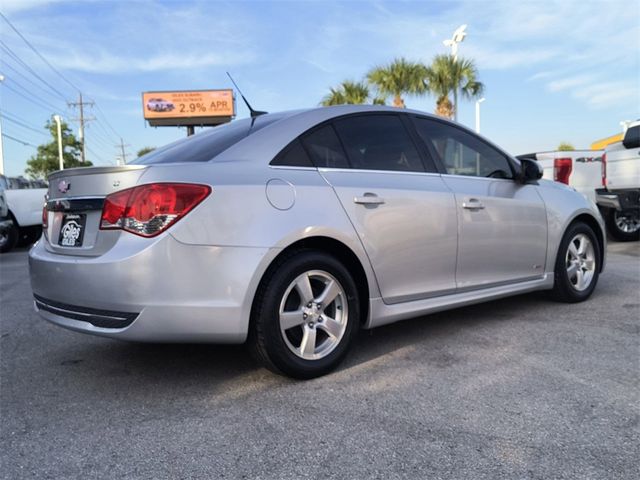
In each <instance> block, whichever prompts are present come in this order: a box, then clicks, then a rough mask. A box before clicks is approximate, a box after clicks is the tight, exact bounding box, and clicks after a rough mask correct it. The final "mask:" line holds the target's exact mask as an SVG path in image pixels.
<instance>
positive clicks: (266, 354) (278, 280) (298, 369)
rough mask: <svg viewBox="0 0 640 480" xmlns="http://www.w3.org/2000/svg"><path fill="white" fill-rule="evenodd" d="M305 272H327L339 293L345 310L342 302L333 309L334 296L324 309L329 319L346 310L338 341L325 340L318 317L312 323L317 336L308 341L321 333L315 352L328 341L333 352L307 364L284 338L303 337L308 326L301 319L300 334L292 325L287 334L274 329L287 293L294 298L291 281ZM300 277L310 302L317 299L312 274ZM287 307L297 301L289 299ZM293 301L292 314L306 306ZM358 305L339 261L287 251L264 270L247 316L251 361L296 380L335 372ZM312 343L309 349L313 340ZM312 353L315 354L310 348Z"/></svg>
mask: <svg viewBox="0 0 640 480" xmlns="http://www.w3.org/2000/svg"><path fill="white" fill-rule="evenodd" d="M307 272H309V273H313V272H320V273H321V274H324V273H327V274H329V275H330V276H331V277H333V279H334V280H336V281H337V284H338V287H339V288H340V291H341V294H340V296H339V298H340V302H345V303H346V309H345V308H344V307H343V306H342V303H340V305H341V306H337V305H338V303H337V302H338V297H335V298H336V300H335V301H334V303H331V302H329V303H328V304H327V305H326V308H327V311H329V310H328V309H330V308H333V309H334V310H333V312H334V314H333V316H334V317H335V318H337V317H338V316H339V315H343V313H338V311H337V310H336V309H339V310H340V311H342V310H345V311H346V316H343V317H342V319H343V323H344V324H346V327H340V328H342V329H343V330H342V332H343V333H342V334H341V336H340V338H338V337H337V336H336V337H331V336H329V335H328V334H327V333H326V332H325V330H324V326H323V325H321V322H322V319H320V320H317V322H318V323H316V324H314V326H313V328H314V329H315V328H316V326H317V330H316V332H320V333H314V334H313V335H314V339H315V338H316V337H315V335H316V334H317V335H318V336H319V337H318V338H320V336H322V335H324V336H326V338H324V340H323V342H321V343H320V346H319V347H318V348H320V347H322V346H323V345H327V342H328V341H331V342H332V345H333V347H332V348H333V349H332V350H330V351H328V353H326V355H325V356H323V357H321V358H318V359H312V360H309V359H304V358H302V357H301V356H300V355H301V353H298V354H296V353H294V351H293V350H292V348H293V345H292V343H295V342H292V341H290V340H291V339H290V338H289V337H288V336H287V335H290V334H292V333H293V334H295V333H296V332H300V333H299V335H300V337H301V338H302V337H304V335H305V334H304V333H303V332H304V331H305V330H306V329H307V326H308V325H311V324H312V323H313V322H309V323H308V324H307V320H303V321H302V323H303V324H302V325H300V330H297V329H298V326H295V327H291V330H287V333H285V332H284V331H281V329H280V308H281V306H282V305H285V304H286V302H288V301H290V299H291V298H290V297H291V296H292V295H297V293H295V294H294V293H293V292H294V290H295V288H294V289H293V290H292V287H293V284H294V282H295V280H296V279H298V278H300V277H301V276H303V274H305V273H307ZM306 278H309V279H310V280H309V284H310V285H312V289H314V290H313V292H312V293H313V298H314V299H315V298H317V296H318V295H316V292H320V291H321V290H322V289H323V288H324V287H323V286H322V283H321V282H319V281H318V280H317V279H314V277H313V276H307V277H306ZM313 282H315V283H313ZM296 292H297V290H296ZM314 302H315V300H314ZM293 303H294V304H295V303H297V302H296V301H295V298H294V302H293ZM299 303H300V306H299V307H295V306H294V309H295V310H296V311H298V310H299V309H300V308H303V309H304V308H305V307H308V305H303V303H304V302H303V301H302V296H300V300H299ZM359 305H360V303H359V298H358V289H357V287H356V284H355V282H354V280H353V277H352V276H351V274H350V273H349V271H348V270H347V269H346V268H345V266H344V265H343V264H342V263H340V261H338V260H337V259H336V258H334V257H333V256H331V255H328V254H326V253H323V252H319V251H314V250H307V249H302V250H297V251H292V252H290V253H288V254H285V255H284V256H283V257H282V258H279V259H278V260H277V261H276V263H275V264H274V265H273V266H272V267H270V269H269V271H268V272H267V274H266V275H265V278H264V279H263V281H262V282H261V285H260V287H259V288H258V292H257V293H256V297H255V300H254V302H253V311H252V315H251V329H250V332H249V343H250V346H251V347H252V350H253V353H254V355H255V356H256V357H257V359H258V360H259V361H260V362H261V363H262V364H263V365H264V366H265V367H267V368H268V369H270V370H271V371H273V372H275V373H281V374H285V375H287V376H290V377H293V378H298V379H310V378H315V377H319V376H322V375H325V374H327V373H329V372H330V371H332V370H333V369H334V368H336V367H337V366H338V364H340V362H341V361H342V360H343V359H344V357H345V356H346V355H347V352H348V349H349V346H350V345H351V343H352V342H353V339H354V338H355V336H356V334H357V332H358V329H359V327H360V307H359ZM314 307H315V304H314ZM323 312H325V310H323ZM329 316H331V315H329ZM305 318H307V317H305ZM327 326H328V325H327ZM285 338H286V340H285ZM334 338H335V340H334ZM301 342H302V340H301ZM313 345H315V340H314V343H313ZM314 348H315V347H314ZM300 350H302V343H301V344H300ZM312 351H314V352H315V350H312Z"/></svg>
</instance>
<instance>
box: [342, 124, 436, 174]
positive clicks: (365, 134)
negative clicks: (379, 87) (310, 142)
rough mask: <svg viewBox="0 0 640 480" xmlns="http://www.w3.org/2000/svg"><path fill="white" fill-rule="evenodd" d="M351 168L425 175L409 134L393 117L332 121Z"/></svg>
mask: <svg viewBox="0 0 640 480" xmlns="http://www.w3.org/2000/svg"><path fill="white" fill-rule="evenodd" d="M335 126H336V130H337V132H338V135H340V138H341V139H342V142H343V143H344V148H345V149H346V151H347V156H348V157H349V160H350V162H351V166H352V168H358V169H365V170H394V171H409V172H424V165H423V164H422V161H421V160H420V155H419V154H418V151H417V150H416V147H415V145H414V144H413V141H412V140H411V137H410V136H409V133H408V132H407V130H406V129H405V128H404V125H403V124H402V121H401V120H400V118H399V117H397V116H395V115H366V116H358V117H348V118H345V119H342V120H337V121H336V122H335Z"/></svg>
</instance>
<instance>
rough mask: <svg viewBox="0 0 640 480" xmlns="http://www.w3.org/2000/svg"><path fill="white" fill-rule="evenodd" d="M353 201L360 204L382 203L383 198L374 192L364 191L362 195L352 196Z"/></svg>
mask: <svg viewBox="0 0 640 480" xmlns="http://www.w3.org/2000/svg"><path fill="white" fill-rule="evenodd" d="M353 203H358V204H360V205H382V204H383V203H384V198H380V197H379V196H378V195H376V194H375V193H369V192H367V193H365V194H364V195H363V196H362V197H354V198H353Z"/></svg>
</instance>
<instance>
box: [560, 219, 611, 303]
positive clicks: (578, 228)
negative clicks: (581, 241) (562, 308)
mask: <svg viewBox="0 0 640 480" xmlns="http://www.w3.org/2000/svg"><path fill="white" fill-rule="evenodd" d="M580 235H584V236H586V237H587V238H588V239H589V241H590V242H591V245H592V246H593V257H594V258H593V261H594V262H595V264H594V269H593V272H592V277H591V280H590V283H589V284H588V286H587V287H586V288H584V289H579V288H578V286H577V285H576V284H577V283H578V282H577V280H576V282H575V283H576V284H574V281H573V279H575V278H576V277H570V275H569V273H568V268H569V266H570V264H571V263H570V261H569V258H570V255H571V254H570V253H569V248H570V243H571V242H572V241H573V240H574V239H576V237H578V236H580ZM601 266H602V252H601V251H600V245H599V243H598V239H597V238H596V235H595V233H594V232H593V230H592V229H591V227H590V226H589V225H587V224H585V223H582V222H577V223H574V224H572V225H570V226H569V228H568V229H567V231H566V232H565V234H564V236H563V237H562V242H560V248H559V249H558V255H557V257H556V264H555V269H554V286H553V290H552V291H551V295H552V297H553V298H554V299H555V300H557V301H559V302H565V303H576V302H583V301H585V300H586V299H588V298H589V297H590V296H591V294H592V293H593V290H594V289H595V288H596V285H597V283H598V277H599V276H600V269H601Z"/></svg>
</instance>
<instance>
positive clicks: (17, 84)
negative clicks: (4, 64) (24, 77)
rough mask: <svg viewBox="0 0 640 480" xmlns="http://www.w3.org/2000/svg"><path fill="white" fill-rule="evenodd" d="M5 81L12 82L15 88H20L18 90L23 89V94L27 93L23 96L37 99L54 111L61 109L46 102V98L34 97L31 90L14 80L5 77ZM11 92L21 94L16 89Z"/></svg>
mask: <svg viewBox="0 0 640 480" xmlns="http://www.w3.org/2000/svg"><path fill="white" fill-rule="evenodd" d="M5 81H9V82H11V83H12V84H14V86H16V87H18V88H20V89H22V91H23V92H25V93H23V96H25V95H26V96H29V98H32V97H33V98H36V99H37V100H38V101H40V102H41V103H42V104H43V105H46V106H48V107H49V108H51V109H53V111H58V110H60V109H59V108H58V107H57V106H55V105H54V104H53V103H51V102H48V101H47V100H45V99H44V98H42V97H39V96H38V95H34V94H33V93H32V92H30V91H29V89H28V88H26V87H23V86H22V85H21V84H20V83H19V82H16V81H15V80H14V79H12V78H6V77H5ZM10 90H12V91H14V92H16V93H19V92H18V91H17V90H15V89H10Z"/></svg>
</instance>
